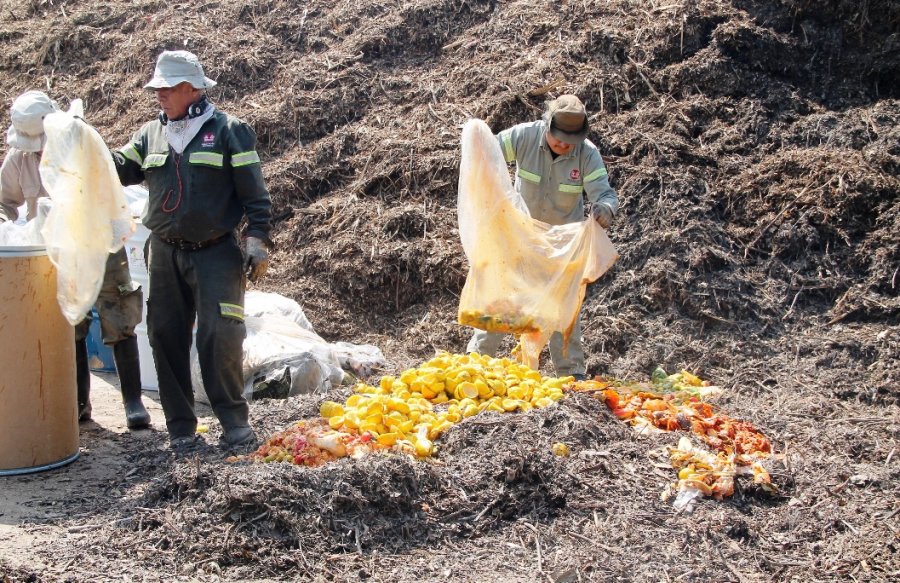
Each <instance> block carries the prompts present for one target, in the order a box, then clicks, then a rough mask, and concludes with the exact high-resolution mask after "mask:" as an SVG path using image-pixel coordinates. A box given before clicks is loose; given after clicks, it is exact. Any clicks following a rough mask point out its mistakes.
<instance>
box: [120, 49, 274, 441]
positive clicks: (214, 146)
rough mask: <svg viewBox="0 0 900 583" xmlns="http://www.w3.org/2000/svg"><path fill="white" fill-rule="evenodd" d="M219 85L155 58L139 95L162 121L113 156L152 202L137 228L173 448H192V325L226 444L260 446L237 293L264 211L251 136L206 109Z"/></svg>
mask: <svg viewBox="0 0 900 583" xmlns="http://www.w3.org/2000/svg"><path fill="white" fill-rule="evenodd" d="M215 84H216V82H215V81H213V80H212V79H210V78H209V77H207V76H206V75H205V74H204V72H203V67H202V66H201V65H200V61H199V60H198V59H197V57H196V56H195V55H194V54H192V53H189V52H187V51H165V52H163V53H162V54H160V55H159V58H158V59H157V61H156V69H155V70H154V72H153V78H152V79H150V81H149V82H148V83H147V84H146V85H145V88H147V89H151V90H153V91H154V92H156V97H157V100H158V102H159V105H160V109H161V110H162V111H160V114H159V119H156V120H154V121H151V122H148V123H146V124H144V126H143V127H141V129H139V130H138V131H137V132H136V133H135V134H134V136H133V137H132V139H131V142H130V143H129V144H127V145H126V146H124V147H123V148H121V149H120V150H119V151H117V152H115V153H114V155H113V157H114V159H115V162H116V168H117V169H118V172H119V178H120V179H121V180H122V184H125V185H129V184H138V183H140V182H144V181H146V183H147V187H148V190H149V192H150V195H149V199H148V203H147V210H146V212H145V215H144V217H143V222H144V225H145V226H146V227H147V228H148V229H150V232H151V234H150V238H149V248H150V255H149V258H148V271H149V274H150V292H149V299H148V301H147V331H148V337H149V339H150V345H151V346H152V347H153V358H154V360H155V362H156V372H157V378H158V380H159V397H160V402H161V403H162V406H163V412H164V413H165V415H166V425H167V428H168V430H169V443H170V445H171V446H172V447H173V448H175V449H179V448H182V447H184V446H190V445H191V444H192V443H194V441H195V440H196V439H197V437H196V434H195V432H196V428H197V417H196V415H195V413H194V392H193V386H192V383H191V367H190V348H191V333H192V327H193V324H194V320H195V319H196V322H197V337H196V338H197V340H196V342H197V353H198V356H199V360H200V372H201V377H202V379H203V386H204V389H205V391H206V394H207V396H208V397H209V401H210V405H211V406H212V409H213V412H214V413H215V414H216V417H217V418H218V419H219V422H220V423H221V424H222V429H223V436H222V442H223V445H224V446H225V447H249V446H251V445H252V444H253V443H255V441H256V434H255V433H254V432H253V429H252V428H251V427H250V422H249V408H248V406H247V401H246V400H245V399H244V397H243V396H242V392H243V388H244V380H243V372H242V358H243V348H242V345H243V341H244V337H245V336H246V328H245V326H244V308H243V305H244V287H245V283H246V282H245V279H246V278H247V277H249V279H250V281H256V280H257V279H259V278H260V277H262V275H263V274H264V273H265V271H266V268H267V266H268V253H267V247H270V246H271V240H270V239H269V232H270V230H271V221H272V203H271V200H270V197H269V192H268V190H266V187H265V184H264V182H263V176H262V169H261V166H260V160H259V155H258V154H257V153H256V134H255V133H254V132H253V130H252V129H251V128H250V126H248V125H247V124H246V123H244V122H243V121H241V120H239V119H236V118H234V117H231V116H229V115H226V114H224V113H222V112H220V111H218V110H217V109H216V107H215V106H213V104H212V103H210V102H209V100H208V99H207V97H206V93H205V90H206V89H208V88H210V87H213V86H215ZM245 218H246V227H245V228H244V230H243V233H242V234H241V238H242V241H243V245H239V243H238V238H237V228H238V225H239V224H240V223H241V221H242V220H243V219H245Z"/></svg>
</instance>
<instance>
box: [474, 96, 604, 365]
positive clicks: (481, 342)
mask: <svg viewBox="0 0 900 583" xmlns="http://www.w3.org/2000/svg"><path fill="white" fill-rule="evenodd" d="M588 130H589V126H588V117H587V112H586V111H585V108H584V104H582V102H581V100H580V99H578V97H576V96H575V95H561V96H560V97H558V98H557V99H555V100H553V101H551V102H549V103H548V105H547V110H546V112H545V114H544V116H543V118H542V119H540V120H537V121H533V122H528V123H522V124H519V125H517V126H514V127H512V128H509V129H507V130H504V131H502V132H500V134H499V135H497V141H498V142H499V143H500V148H501V150H502V151H503V157H504V158H505V159H506V162H507V163H513V162H514V163H515V165H516V181H515V187H516V191H518V193H519V194H521V195H522V198H523V199H524V201H525V204H526V206H527V207H528V211H529V212H530V213H531V216H532V218H534V219H537V220H539V221H543V222H545V223H548V224H550V225H563V224H566V223H575V222H579V221H581V220H583V219H584V208H585V207H584V200H583V199H584V198H587V200H588V203H590V207H589V214H590V216H591V217H592V218H593V219H594V220H595V221H597V223H599V224H600V226H601V227H603V228H604V229H606V228H609V226H610V224H611V223H612V221H613V218H614V217H615V216H616V211H617V210H618V208H619V199H618V197H617V195H616V191H615V190H613V188H612V187H611V186H610V185H609V179H608V176H607V172H606V166H605V165H604V163H603V158H602V157H601V156H600V152H599V151H598V150H597V147H596V146H595V145H594V144H593V143H591V141H590V140H588V139H587V135H588ZM503 336H504V335H503V334H499V333H492V332H485V331H483V330H475V332H474V334H473V335H472V338H471V340H470V341H469V344H468V347H467V350H468V352H477V353H480V354H488V355H491V356H494V355H495V354H496V353H497V350H498V349H499V348H500V343H501V341H502V340H503ZM550 358H551V360H552V361H553V365H554V367H555V368H556V373H557V375H558V376H560V377H562V376H569V375H572V376H574V377H575V378H576V379H577V380H583V379H584V378H586V369H585V361H584V347H583V344H582V338H581V318H580V316H579V318H578V320H577V321H576V323H575V326H574V327H573V329H572V334H571V335H570V337H569V346H568V351H564V350H563V336H562V333H561V332H559V331H556V332H554V333H553V335H552V336H551V337H550Z"/></svg>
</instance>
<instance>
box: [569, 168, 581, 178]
mask: <svg viewBox="0 0 900 583" xmlns="http://www.w3.org/2000/svg"><path fill="white" fill-rule="evenodd" d="M579 178H581V172H579V171H578V168H573V169H572V171H571V172H569V179H570V180H578V179H579Z"/></svg>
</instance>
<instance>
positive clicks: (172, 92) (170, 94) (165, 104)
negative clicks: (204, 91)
mask: <svg viewBox="0 0 900 583" xmlns="http://www.w3.org/2000/svg"><path fill="white" fill-rule="evenodd" d="M199 98H200V90H199V89H194V88H193V86H191V84H190V83H187V82H184V83H179V84H178V85H176V86H175V87H164V88H162V89H157V90H156V99H157V100H158V101H159V108H160V109H162V110H163V112H165V114H166V116H168V118H169V119H181V118H183V117H184V116H185V115H187V110H188V106H189V105H190V104H192V103H194V102H195V101H197V100H198V99H199Z"/></svg>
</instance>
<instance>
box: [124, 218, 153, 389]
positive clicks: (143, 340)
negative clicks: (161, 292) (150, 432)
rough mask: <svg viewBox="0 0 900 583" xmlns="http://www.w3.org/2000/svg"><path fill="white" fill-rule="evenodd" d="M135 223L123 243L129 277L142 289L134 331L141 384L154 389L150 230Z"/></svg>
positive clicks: (139, 222)
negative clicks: (149, 332)
mask: <svg viewBox="0 0 900 583" xmlns="http://www.w3.org/2000/svg"><path fill="white" fill-rule="evenodd" d="M135 224H136V227H137V228H136V229H135V231H134V234H133V235H132V236H131V238H130V239H128V241H127V242H126V243H125V251H126V253H128V269H129V271H131V279H133V280H134V281H135V282H137V283H138V284H139V285H140V286H141V288H143V290H144V305H143V306H142V308H143V309H142V310H141V323H140V324H138V325H137V326H136V327H135V329H134V332H135V334H136V335H137V339H138V353H139V354H140V359H141V386H142V387H143V388H144V389H145V390H150V391H156V390H159V382H158V381H157V379H156V365H155V364H154V362H153V350H152V349H151V348H150V339H149V338H148V337H147V295H148V294H149V293H150V274H149V273H148V271H147V261H146V259H145V257H144V246H145V244H146V243H147V238H148V237H149V236H150V230H149V229H148V228H147V227H145V226H144V224H143V223H141V221H139V220H135Z"/></svg>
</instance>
